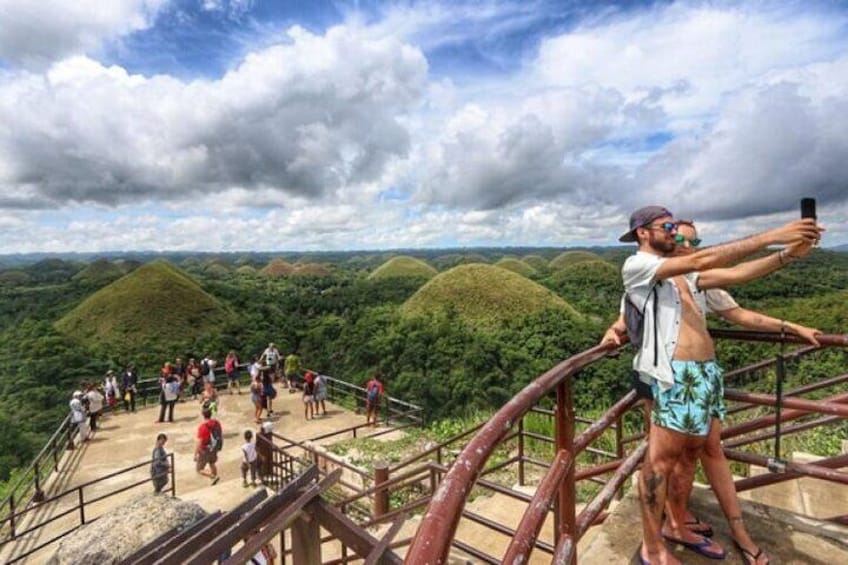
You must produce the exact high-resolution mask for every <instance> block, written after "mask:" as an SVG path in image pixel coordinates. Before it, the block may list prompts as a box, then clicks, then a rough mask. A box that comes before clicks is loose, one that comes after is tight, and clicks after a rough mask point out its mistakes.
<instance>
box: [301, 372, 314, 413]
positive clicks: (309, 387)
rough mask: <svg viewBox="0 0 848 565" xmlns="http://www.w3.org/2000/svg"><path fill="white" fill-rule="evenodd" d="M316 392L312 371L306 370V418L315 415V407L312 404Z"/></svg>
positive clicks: (304, 403)
mask: <svg viewBox="0 0 848 565" xmlns="http://www.w3.org/2000/svg"><path fill="white" fill-rule="evenodd" d="M314 392H315V391H314V388H313V384H312V372H311V371H306V373H305V374H304V375H303V417H304V419H306V420H309V419H310V418H314V417H315V407H314V405H313V404H312V403H313V401H314V400H315V396H314Z"/></svg>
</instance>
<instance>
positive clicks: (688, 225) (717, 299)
mask: <svg viewBox="0 0 848 565" xmlns="http://www.w3.org/2000/svg"><path fill="white" fill-rule="evenodd" d="M700 243H701V240H700V238H698V233H697V230H696V229H695V225H694V223H693V222H691V221H689V220H678V221H677V235H676V236H675V247H674V250H673V251H672V252H671V255H672V256H674V255H688V254H691V253H694V252H695V251H696V250H697V248H698V246H699V245H700ZM790 252H793V257H795V256H796V255H795V253H797V256H800V255H801V254H802V253H803V252H804V251H803V250H802V249H797V250H793V249H792V248H790ZM781 253H783V252H782V251H778V252H775V253H772V254H771V255H768V256H766V257H764V258H761V259H757V260H755V261H749V262H747V263H743V264H741V265H740V266H738V267H735V268H734V270H737V271H738V270H739V269H745V270H748V271H749V274H751V273H753V274H754V275H757V274H760V275H764V274H767V273H770V272H772V271H775V270H777V269H779V268H781V267H783V266H785V265H786V264H788V261H787V259H786V258H785V257H784V258H783V259H782V258H781ZM700 292H702V293H703V294H704V298H705V303H706V307H707V310H708V311H710V312H713V313H715V314H718V315H719V316H721V317H722V318H723V319H725V320H727V321H729V322H732V323H736V324H738V325H741V326H744V327H746V328H749V329H754V330H764V331H781V329H783V330H785V331H787V332H788V333H793V334H795V335H798V336H800V337H801V338H803V339H805V340H806V341H808V342H810V343H811V344H813V345H818V342H817V341H816V337H815V336H816V335H817V334H820V333H821V332H819V331H818V330H815V329H813V328H807V327H805V326H801V325H799V324H794V323H792V322H785V321H784V322H781V320H778V319H776V318H772V317H770V316H767V315H765V314H761V313H758V312H753V311H751V310H746V309H744V308H741V307H740V306H739V304H737V303H736V301H735V300H734V299H733V297H732V296H731V295H730V294H729V293H728V292H727V291H725V290H722V289H720V288H710V289H706V290H705V291H700ZM626 331H627V329H626V324H625V322H624V316H623V314H622V315H621V316H619V319H618V320H617V321H616V322H615V323H614V324H613V325H612V326H611V327H610V328H609V329H608V330H607V332H606V333H605V334H604V338H603V340H602V343H604V342H613V343H616V344H618V345H620V344H621V336H623V335H625V334H626ZM637 375H638V373H637ZM634 388H635V389H636V391H637V394H638V395H639V397H640V398H643V399H644V400H645V403H646V408H647V411H648V412H651V410H652V408H653V396H652V394H651V389H650V387H649V386H646V385H644V384H642V383H641V381H638V380H637V381H636V383H635V387H634ZM718 439H719V438H718V436H715V435H709V436H707V440H708V443H707V444H706V445H705V446H704V449H702V450H700V451H694V452H693V451H688V450H687V451H686V452H685V453H684V455H683V457H682V458H681V459H680V461H679V462H678V463H677V465H675V467H674V470H673V471H672V474H671V477H670V479H669V486H668V495H667V499H666V513H665V516H666V521H665V523H664V525H663V529H662V533H663V536H664V537H665V538H666V539H667V540H670V541H677V542H680V543H682V544H684V545H685V546H687V547H691V546H699V547H700V549H701V550H702V552H703V551H707V552H708V553H713V554H718V553H720V551H721V547H720V546H718V544H715V543H713V544H709V543H708V542H706V540H705V539H704V538H703V537H701V536H707V537H709V536H712V535H713V529H712V527H711V526H710V525H709V524H708V523H706V522H702V521H701V520H699V519H698V518H697V517H696V516H694V515H693V514H692V513H691V512H689V511H688V510H687V503H688V499H689V495H690V494H691V492H692V484H693V481H694V475H695V464H696V460H697V459H698V458H700V459H701V460H702V461H703V460H704V458H705V457H713V458H717V457H718V454H719V453H720V452H721V453H723V452H722V451H721V450H722V448H721V445H720V444H719V443H709V442H710V440H713V441H715V440H718ZM710 464H711V463H709V462H708V463H705V464H704V467H705V468H706V467H707V466H709V465H710ZM713 464H718V462H715V463H713Z"/></svg>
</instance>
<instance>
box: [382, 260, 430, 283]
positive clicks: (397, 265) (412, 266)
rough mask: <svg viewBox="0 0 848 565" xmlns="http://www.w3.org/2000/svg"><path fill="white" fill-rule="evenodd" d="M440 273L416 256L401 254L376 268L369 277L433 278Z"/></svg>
mask: <svg viewBox="0 0 848 565" xmlns="http://www.w3.org/2000/svg"><path fill="white" fill-rule="evenodd" d="M437 274H438V271H437V270H436V269H435V268H433V267H431V266H430V265H428V264H427V263H425V262H424V261H422V260H421V259H416V258H414V257H408V256H406V255H400V256H398V257H392V258H391V259H389V260H388V261H386V262H385V263H383V264H382V265H380V266H379V267H378V268H377V269H375V270H374V272H372V273H371V274H370V275H368V278H369V279H370V280H380V279H391V278H401V277H405V278H419V277H420V278H426V279H432V278H433V277H434V276H436V275H437Z"/></svg>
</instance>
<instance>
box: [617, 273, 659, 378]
mask: <svg viewBox="0 0 848 565" xmlns="http://www.w3.org/2000/svg"><path fill="white" fill-rule="evenodd" d="M658 284H662V282H661V281H658V282H657V283H656V284H655V285H654V286H652V287H651V291H650V293H648V297H647V298H646V299H645V303H644V304H643V305H642V308H641V310H640V309H639V307H638V306H636V304H634V303H633V301H632V300H631V299H630V295H629V294H625V299H624V325H625V326H626V327H627V336H628V337H629V338H630V343H631V344H632V345H633V347H634V348H636V349H637V350H641V349H642V342H644V341H645V339H644V338H645V335H644V334H645V308H647V307H648V301H649V300H651V297H653V299H654V306H653V308H654V366H656V365H657V357H658V355H659V353H658V348H659V339H658V336H657V326H658V322H659V320H658V316H657V311H658V309H659V301H658V300H657V285H658Z"/></svg>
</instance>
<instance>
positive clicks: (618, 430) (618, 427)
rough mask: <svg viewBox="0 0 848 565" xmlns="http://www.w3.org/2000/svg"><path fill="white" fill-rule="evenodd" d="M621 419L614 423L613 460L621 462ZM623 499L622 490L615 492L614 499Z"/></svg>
mask: <svg viewBox="0 0 848 565" xmlns="http://www.w3.org/2000/svg"><path fill="white" fill-rule="evenodd" d="M622 424H623V419H622V417H621V416H619V417H618V419H617V420H616V421H615V458H616V459H618V460H619V461H621V460H622V459H624V444H622V443H621V440H622V439H624V437H623V436H624V430H623V429H622V427H621V426H622ZM623 497H624V489H618V490H617V491H615V499H616V500H621V499H622V498H623Z"/></svg>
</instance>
